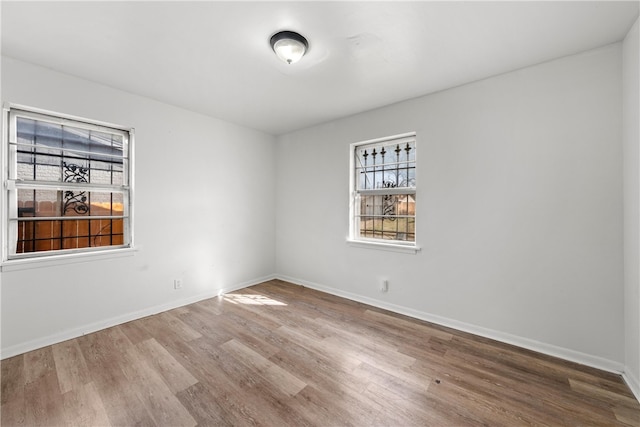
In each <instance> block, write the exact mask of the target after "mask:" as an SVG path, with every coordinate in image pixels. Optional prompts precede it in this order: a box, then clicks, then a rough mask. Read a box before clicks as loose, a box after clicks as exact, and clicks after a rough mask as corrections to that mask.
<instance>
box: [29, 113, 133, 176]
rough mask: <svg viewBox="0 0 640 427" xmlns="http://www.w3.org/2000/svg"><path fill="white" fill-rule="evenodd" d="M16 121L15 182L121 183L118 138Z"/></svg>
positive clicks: (121, 154)
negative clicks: (16, 168)
mask: <svg viewBox="0 0 640 427" xmlns="http://www.w3.org/2000/svg"><path fill="white" fill-rule="evenodd" d="M16 120H17V127H18V128H17V133H18V144H21V145H19V146H18V170H17V174H18V178H19V179H25V180H37V181H51V182H87V183H90V184H115V185H121V184H122V183H123V179H122V172H123V170H124V169H123V159H124V157H125V155H124V151H123V150H124V137H123V136H122V135H120V134H110V133H106V132H100V131H95V130H87V129H81V128H74V127H72V126H62V125H57V124H52V123H48V122H43V121H37V120H32V119H25V118H22V117H18V118H17V119H16ZM73 150H77V151H73Z"/></svg>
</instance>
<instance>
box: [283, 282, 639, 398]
mask: <svg viewBox="0 0 640 427" xmlns="http://www.w3.org/2000/svg"><path fill="white" fill-rule="evenodd" d="M276 278H277V279H280V280H284V281H287V282H290V283H294V284H297V285H301V286H305V287H307V288H311V289H316V290H318V291H322V292H326V293H328V294H332V295H336V296H339V297H343V298H347V299H350V300H353V301H358V302H361V303H364V304H368V305H372V306H374V307H378V308H382V309H385V310H389V311H392V312H394V313H398V314H403V315H406V316H410V317H413V318H416V319H420V320H425V321H427V322H431V323H435V324H438V325H441V326H446V327H448V328H453V329H456V330H459V331H463V332H469V333H471V334H474V335H479V336H482V337H485V338H490V339H493V340H496V341H500V342H503V343H507V344H512V345H515V346H518V347H522V348H526V349H528V350H532V351H536V352H538V353H543V354H546V355H549V356H554V357H558V358H561V359H564V360H568V361H571V362H576V363H579V364H581V365H586V366H590V367H593V368H597V369H601V370H603V371H607V372H612V373H615V374H619V375H620V374H622V373H623V372H624V365H623V364H622V363H619V362H615V361H612V360H608V359H604V358H602V357H598V356H593V355H590V354H586V353H581V352H579V351H575V350H571V349H568V348H564V347H558V346H555V345H552V344H547V343H543V342H540V341H536V340H532V339H529V338H524V337H520V336H517V335H512V334H508V333H505V332H501V331H496V330H493V329H488V328H484V327H481V326H477V325H473V324H470V323H465V322H460V321H458V320H454V319H449V318H446V317H442V316H438V315H435V314H430V313H427V312H423V311H419V310H414V309H412V308H408V307H403V306H400V305H396V304H391V303H388V302H385V301H380V300H376V299H373V298H369V297H364V296H361V295H357V294H353V293H351V292H345V291H343V290H340V289H336V288H331V287H327V286H322V285H319V284H317V283H313V282H309V281H307V280H302V279H297V278H295V277H289V276H284V275H276ZM636 385H637V381H636ZM630 387H631V385H630ZM636 390H638V388H637V387H636ZM634 393H635V391H634ZM636 397H638V394H637V393H636Z"/></svg>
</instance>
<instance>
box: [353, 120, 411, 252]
mask: <svg viewBox="0 0 640 427" xmlns="http://www.w3.org/2000/svg"><path fill="white" fill-rule="evenodd" d="M408 139H413V142H414V149H416V151H415V152H414V153H415V157H414V160H413V163H415V185H414V186H413V187H398V188H388V189H368V190H364V191H361V190H359V189H358V178H357V176H356V175H357V165H356V153H357V150H358V149H359V148H360V147H362V146H365V145H372V146H375V145H382V144H386V143H393V141H400V140H403V141H407V140H408ZM417 152H418V150H417V133H416V132H408V133H403V134H398V135H392V136H387V137H382V138H376V139H370V140H366V141H360V142H354V143H352V144H350V145H349V236H348V238H347V243H348V244H349V245H350V246H355V247H361V248H368V249H382V250H388V251H393V252H403V253H413V254H415V253H417V252H418V251H419V250H420V246H419V245H418V229H417V227H418V224H417V215H416V214H415V213H414V215H413V218H414V240H413V241H403V240H387V239H382V238H375V237H362V236H360V229H359V222H358V217H359V214H360V196H361V194H363V193H364V194H367V195H393V194H406V195H413V197H414V200H417V199H416V194H417V188H418V173H419V172H418V156H417ZM414 212H415V211H414Z"/></svg>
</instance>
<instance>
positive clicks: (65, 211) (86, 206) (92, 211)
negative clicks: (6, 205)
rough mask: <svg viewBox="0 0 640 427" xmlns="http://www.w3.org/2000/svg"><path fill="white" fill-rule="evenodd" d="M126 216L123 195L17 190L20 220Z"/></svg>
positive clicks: (96, 192)
mask: <svg viewBox="0 0 640 427" xmlns="http://www.w3.org/2000/svg"><path fill="white" fill-rule="evenodd" d="M123 213H124V195H123V194H122V193H110V192H100V191H71V190H63V191H60V190H30V189H19V190H18V217H34V216H35V217H54V216H81V215H85V216H122V215H123Z"/></svg>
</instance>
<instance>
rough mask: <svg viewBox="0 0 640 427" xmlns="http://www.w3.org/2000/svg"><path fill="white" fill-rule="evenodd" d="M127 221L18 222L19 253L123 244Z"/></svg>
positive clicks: (17, 250)
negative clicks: (125, 222)
mask: <svg viewBox="0 0 640 427" xmlns="http://www.w3.org/2000/svg"><path fill="white" fill-rule="evenodd" d="M123 222H124V219H122V218H120V219H84V218H83V219H73V220H66V221H60V220H54V221H51V220H42V221H18V241H17V245H16V253H26V252H41V251H52V250H61V249H78V248H90V247H99V246H113V245H122V244H123V243H124V234H123V230H124V226H123Z"/></svg>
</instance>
